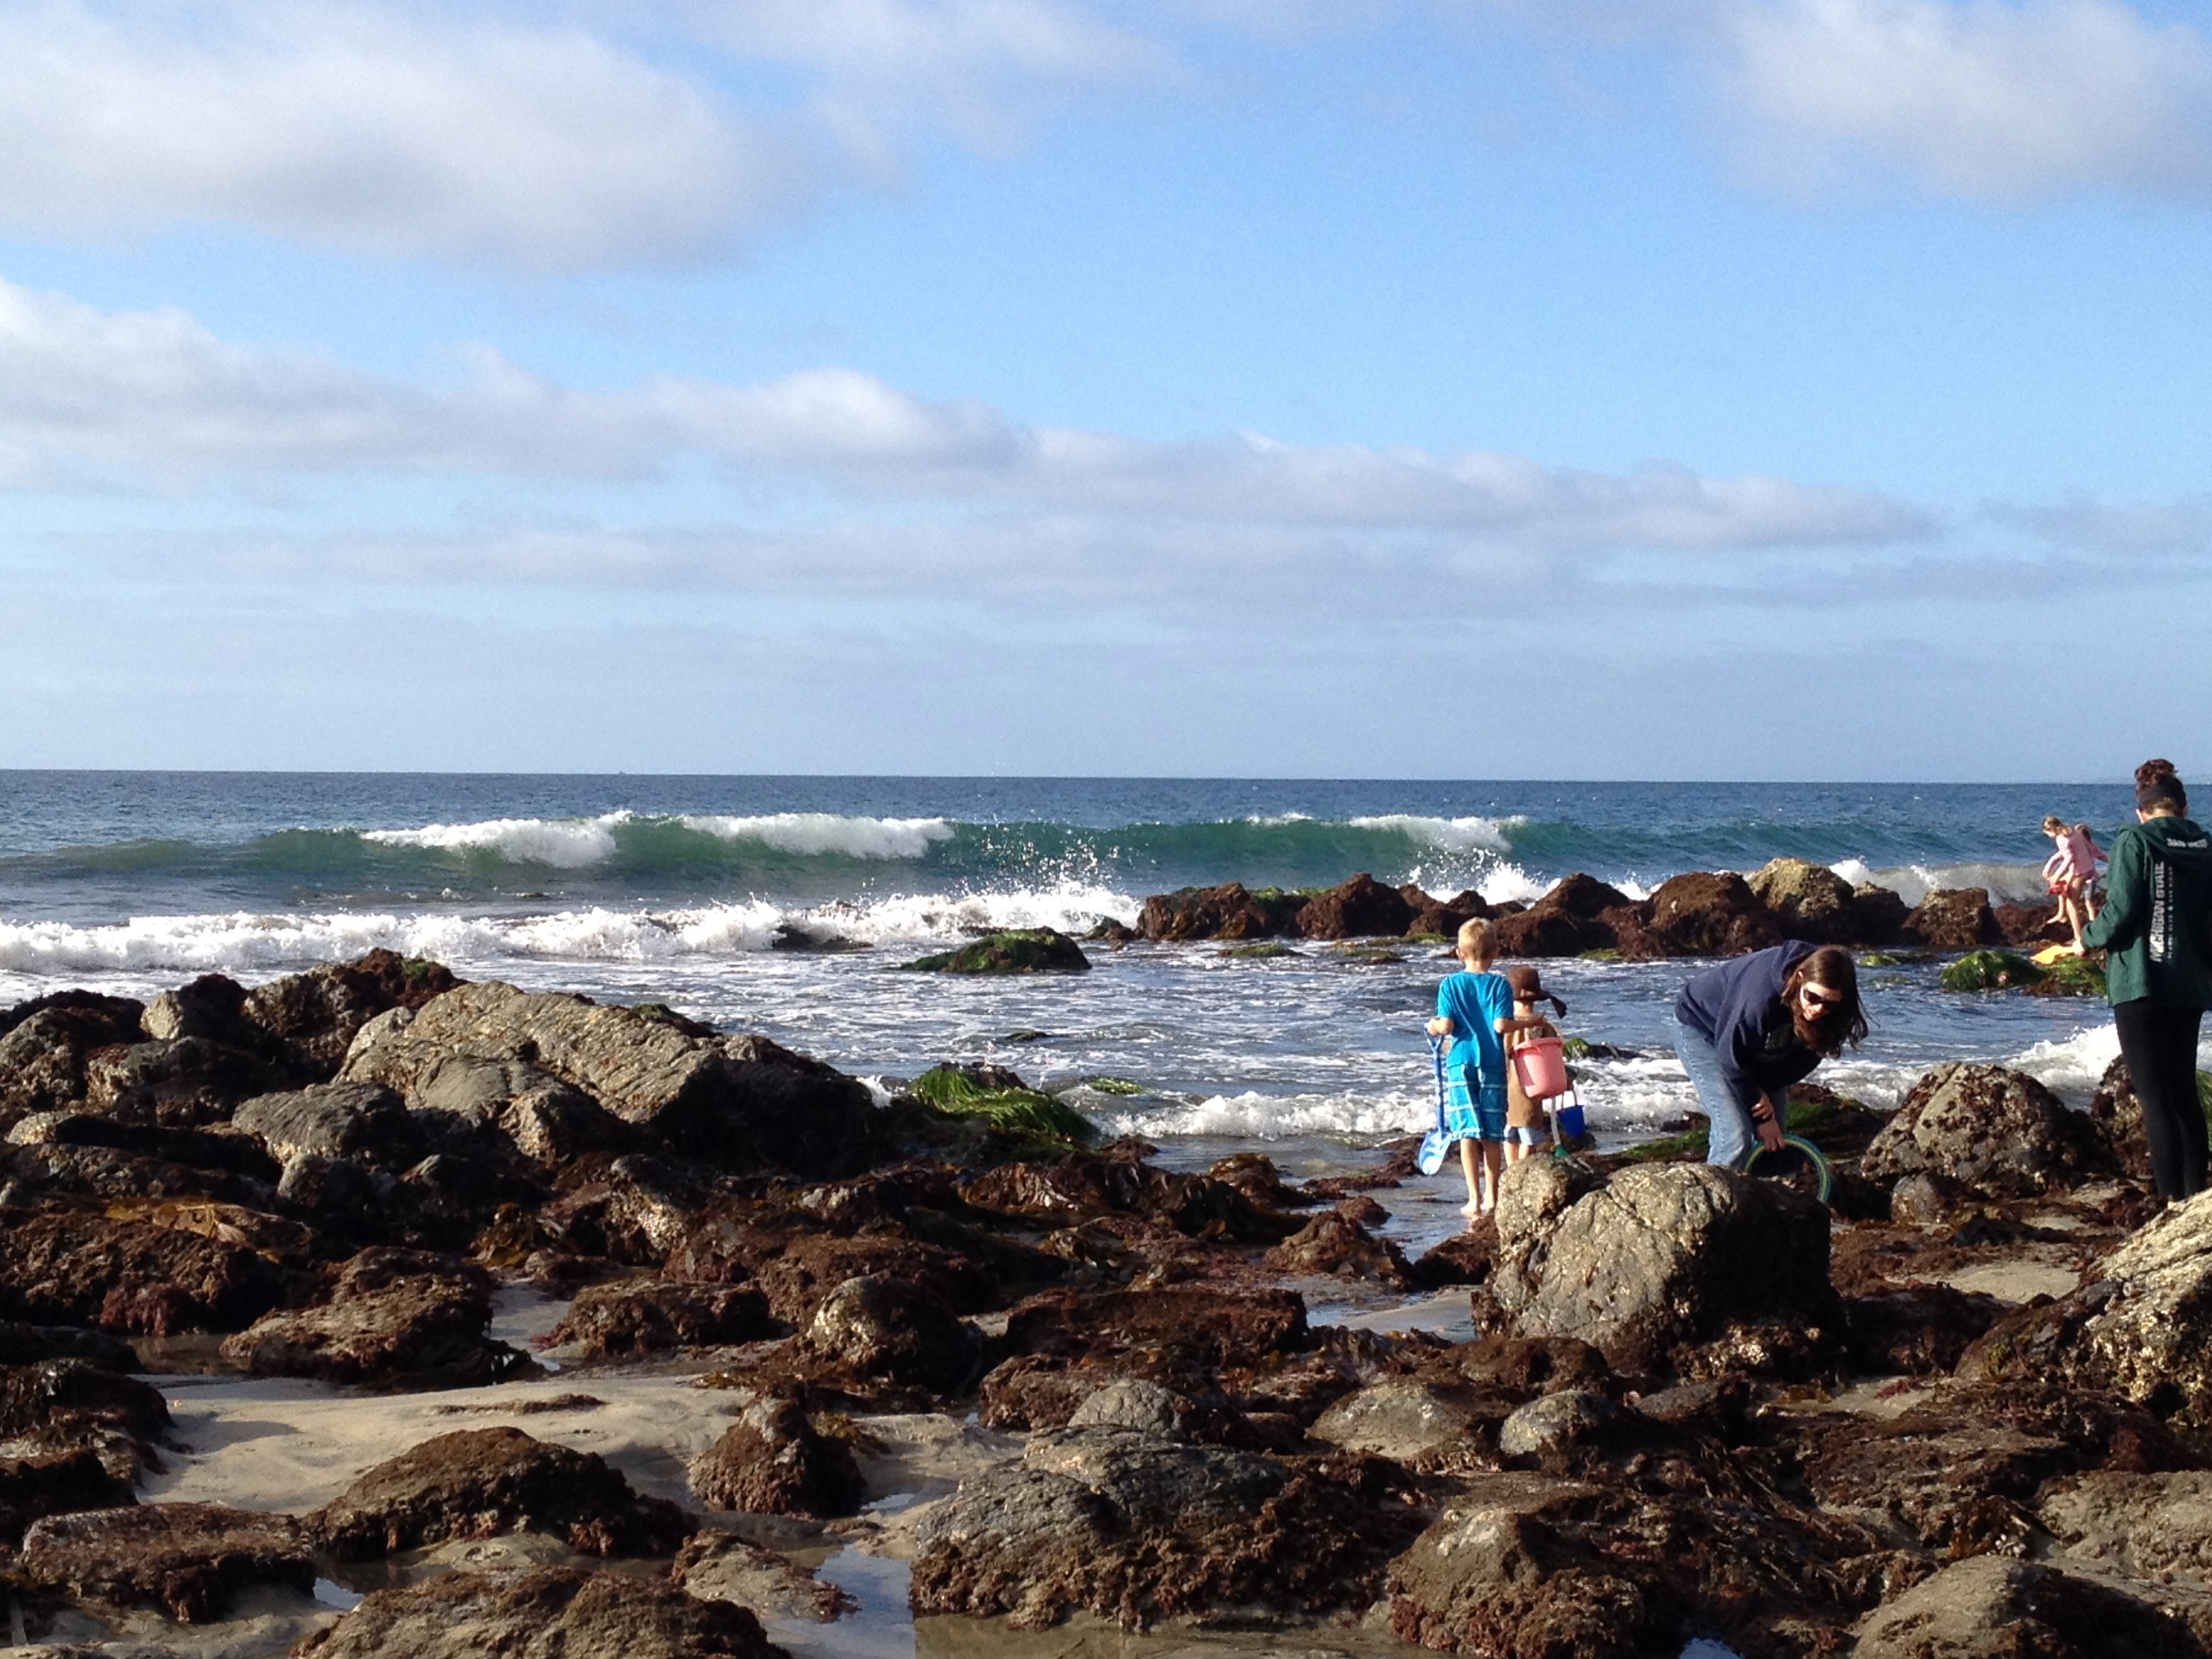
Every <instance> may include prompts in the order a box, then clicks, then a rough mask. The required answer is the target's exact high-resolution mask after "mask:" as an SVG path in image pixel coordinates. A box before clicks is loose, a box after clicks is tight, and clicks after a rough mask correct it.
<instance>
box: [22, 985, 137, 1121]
mask: <svg viewBox="0 0 2212 1659" xmlns="http://www.w3.org/2000/svg"><path fill="white" fill-rule="evenodd" d="M144 1012H145V1005H143V1003H139V1002H135V1001H133V1000H131V999H130V998H128V997H109V996H101V995H100V994H97V993H95V992H92V991H57V992H55V993H54V994H52V996H44V997H37V998H34V999H33V1000H31V1001H29V1002H21V1003H18V1004H16V1005H15V1006H14V1007H12V1008H10V1009H9V1010H8V1011H7V1012H4V1013H0V1115H4V1116H5V1117H6V1118H8V1119H9V1120H13V1119H14V1118H16V1117H20V1116H21V1115H23V1114H25V1113H27V1112H46V1111H52V1110H53V1109H55V1108H56V1107H58V1106H67V1105H71V1104H73V1103H76V1102H77V1101H80V1100H82V1099H83V1098H84V1066H85V1059H86V1057H87V1056H88V1055H89V1054H92V1053H93V1052H94V1050H95V1049H99V1048H106V1047H107V1046H108V1045H109V1044H111V1043H118V1042H140V1041H143V1038H144V1036H145V1032H144V1030H143V1028H142V1027H141V1025H140V1024H139V1020H140V1018H141V1016H142V1015H143V1013H144Z"/></svg>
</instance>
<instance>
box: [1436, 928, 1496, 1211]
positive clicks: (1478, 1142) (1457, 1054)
mask: <svg viewBox="0 0 2212 1659" xmlns="http://www.w3.org/2000/svg"><path fill="white" fill-rule="evenodd" d="M1452 954H1453V955H1454V956H1455V957H1458V958H1459V959H1460V961H1461V963H1463V964H1464V969H1463V971H1462V972H1460V973H1456V974H1454V975H1451V976H1450V977H1449V978H1448V979H1446V980H1445V981H1443V984H1441V985H1439V986H1437V1015H1436V1018H1434V1019H1432V1020H1431V1021H1430V1022H1429V1035H1430V1036H1434V1037H1449V1038H1451V1039H1452V1042H1451V1047H1450V1048H1449V1049H1448V1050H1447V1051H1446V1053H1445V1054H1444V1127H1445V1132H1446V1133H1448V1134H1449V1136H1450V1137H1451V1139H1454V1140H1456V1141H1458V1142H1459V1158H1460V1167H1461V1168H1462V1169H1463V1170H1465V1171H1466V1172H1467V1202H1466V1203H1465V1204H1463V1205H1462V1206H1460V1213H1461V1214H1462V1215H1464V1216H1467V1217H1468V1218H1470V1219H1471V1218H1474V1217H1476V1216H1480V1215H1487V1214H1489V1213H1490V1212H1491V1211H1492V1209H1493V1208H1494V1207H1495V1206H1496V1205H1497V1202H1498V1177H1499V1176H1500V1175H1502V1174H1503V1173H1504V1167H1505V1159H1504V1142H1505V1049H1504V1044H1502V1043H1501V1042H1499V1041H1498V1021H1499V1020H1501V1019H1505V1018H1511V1016H1512V1013H1513V989H1512V987H1510V985H1508V984H1507V983H1506V982H1505V977H1504V975H1502V974H1493V973H1492V972H1491V971H1490V964H1491V963H1493V962H1495V961H1496V960H1497V959H1498V947H1497V945H1496V944H1495V942H1494V941H1493V939H1492V936H1491V931H1490V924H1489V923H1488V922H1487V921H1484V920H1483V919H1482V918H1481V917H1480V916H1478V917H1476V918H1475V919H1474V921H1469V922H1468V923H1466V924H1464V925H1463V926H1462V927H1461V928H1460V930H1459V944H1458V947H1457V948H1456V949H1455V950H1454V951H1453V952H1452Z"/></svg>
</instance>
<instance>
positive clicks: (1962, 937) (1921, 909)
mask: <svg viewBox="0 0 2212 1659" xmlns="http://www.w3.org/2000/svg"><path fill="white" fill-rule="evenodd" d="M1902 932H1903V933H1904V935H1905V938H1906V939H1909V940H1911V942H1912V943H1913V944H1915V945H1926V946H1928V947H1929V949H1930V950H1933V951H1973V950H1978V949H1979V948H1980V947H1981V946H1983V945H2002V944H2003V943H2004V929H2002V927H1998V926H1997V919H1996V915H1995V913H1993V912H1992V911H1991V910H1990V895H1989V890H1988V889H1986V888H1982V887H1939V888H1937V889H1936V890H1935V891H1934V892H1932V893H1930V894H1929V895H1928V896H1927V897H1925V898H1923V899H1922V900H1921V901H1920V902H1919V904H1918V905H1917V906H1916V907H1914V908H1913V911H1912V914H1911V915H1909V916H1907V917H1906V918H1905V924H1904V927H1903V929H1902Z"/></svg>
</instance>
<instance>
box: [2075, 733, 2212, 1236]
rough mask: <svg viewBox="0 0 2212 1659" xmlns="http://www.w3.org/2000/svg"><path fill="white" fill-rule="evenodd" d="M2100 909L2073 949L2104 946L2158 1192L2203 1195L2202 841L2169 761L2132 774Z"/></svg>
mask: <svg viewBox="0 0 2212 1659" xmlns="http://www.w3.org/2000/svg"><path fill="white" fill-rule="evenodd" d="M2085 948H2086V949H2087V950H2092V951H2095V950H2102V951H2106V953H2107V954H2106V958H2105V988H2106V994H2108V995H2109V996H2110V997H2111V998H2112V1022H2113V1024H2116V1025H2117V1026H2118V1027H2119V1032H2120V1053H2121V1054H2122V1055H2123V1056H2124V1057H2125V1059H2126V1060H2127V1062H2128V1076H2129V1078H2130V1080H2131V1081H2132V1082H2133V1083H2134V1085H2135V1091H2136V1099H2137V1100H2139V1101H2141V1102H2142V1115H2143V1133H2144V1134H2145V1135H2146V1136H2147V1137H2148V1139H2149V1141H2150V1165H2151V1174H2152V1176H2153V1178H2154V1180H2155V1181H2156V1182H2157V1183H2158V1190H2159V1191H2160V1193H2162V1194H2165V1195H2166V1197H2168V1198H2187V1197H2190V1196H2191V1194H2196V1193H2200V1192H2203V1190H2204V1180H2205V1140H2206V1136H2205V1123H2204V1111H2203V1107H2202V1106H2201V1105H2200V1104H2199V1103H2198V1101H2197V1029H2198V1027H2199V1025H2200V1024H2202V1023H2203V1018H2204V1011H2205V1009H2207V1008H2208V1007H2212V839H2208V838H2207V836H2205V833H2204V831H2203V830H2202V829H2198V828H2197V825H2196V824H2195V823H2193V822H2191V819H2190V817H2189V792H2188V791H2187V790H2186V789H2185V788H2184V787H2182V783H2181V780H2180V779H2179V777H2177V776H2175V775H2174V770H2173V763H2172V762H2171V761H2164V760H2153V761H2145V762H2144V763H2142V765H2141V766H2138V767H2137V768H2136V823H2134V824H2133V825H2131V826H2130V827H2129V828H2127V829H2123V830H2121V831H2120V833H2119V836H2118V839H2116V840H2115V841H2114V842H2112V867H2111V869H2110V871H2109V872H2108V873H2107V874H2106V900H2105V908H2104V909H2103V910H2102V911H2100V912H2099V913H2098V915H2097V919H2096V920H2095V921H2092V922H2091V923H2090V924H2089V925H2088V926H2087V927H2085V928H2083V929H2082V930H2081V945H2077V946H2075V949H2076V950H2077V951H2078V950H2081V949H2085Z"/></svg>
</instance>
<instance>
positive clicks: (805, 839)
mask: <svg viewBox="0 0 2212 1659" xmlns="http://www.w3.org/2000/svg"><path fill="white" fill-rule="evenodd" d="M678 823H682V824H683V825H684V828H685V829H696V830H697V831H698V832H699V833H700V834H702V835H707V836H720V838H721V839H723V840H724V841H755V842H759V843H760V844H761V845H762V846H763V847H772V848H775V850H776V851H778V852H779V853H793V854H799V855H801V856H811V857H819V856H820V855H822V854H825V853H839V854H843V855H844V856H846V857H847V858H855V859H918V858H920V857H921V856H922V854H925V853H927V852H928V850H929V849H930V848H931V847H932V846H933V844H935V843H936V842H941V841H950V840H951V839H952V836H953V826H952V824H951V823H950V822H948V821H947V820H945V819H944V818H868V817H840V816H839V815H838V814H836V813H835V812H773V813H770V814H769V815H767V816H766V817H706V816H690V817H683V818H680V819H678Z"/></svg>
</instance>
